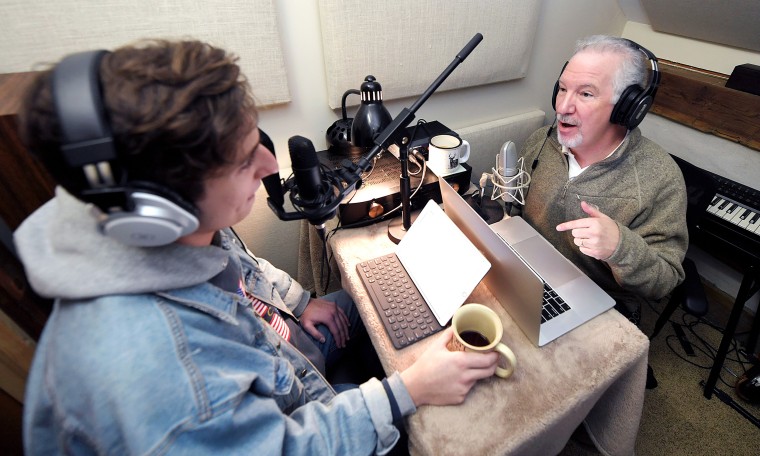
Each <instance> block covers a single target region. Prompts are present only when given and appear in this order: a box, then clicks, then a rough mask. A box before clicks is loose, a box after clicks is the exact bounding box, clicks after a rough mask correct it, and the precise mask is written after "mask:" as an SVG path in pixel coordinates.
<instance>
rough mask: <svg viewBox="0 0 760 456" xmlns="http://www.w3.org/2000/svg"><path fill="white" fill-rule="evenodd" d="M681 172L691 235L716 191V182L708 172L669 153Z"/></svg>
mask: <svg viewBox="0 0 760 456" xmlns="http://www.w3.org/2000/svg"><path fill="white" fill-rule="evenodd" d="M671 157H673V160H674V161H675V162H676V164H677V165H678V167H679V168H681V174H683V180H684V182H685V183H686V198H687V203H686V225H687V227H688V229H689V234H690V235H691V234H692V232H693V230H694V227H696V226H697V224H698V223H699V220H700V219H701V218H702V215H703V214H704V213H705V211H707V206H708V205H709V204H710V201H712V198H713V197H714V196H715V192H716V191H717V188H718V184H717V183H716V182H715V179H714V178H713V177H712V175H711V174H710V173H708V172H707V171H705V170H703V169H702V168H698V167H696V166H694V165H692V164H691V163H689V162H687V161H686V160H684V159H682V158H680V157H676V156H675V155H671Z"/></svg>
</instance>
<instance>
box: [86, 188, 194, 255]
mask: <svg viewBox="0 0 760 456" xmlns="http://www.w3.org/2000/svg"><path fill="white" fill-rule="evenodd" d="M130 199H131V200H132V202H133V206H134V207H133V209H132V210H131V211H129V212H126V211H119V212H114V213H110V214H108V216H107V218H106V219H105V220H104V221H102V222H101V224H100V228H101V230H102V231H103V233H104V234H105V235H106V236H109V237H112V238H114V239H116V240H118V241H119V242H122V243H124V244H127V245H132V246H138V247H155V246H160V245H167V244H171V243H172V242H174V241H176V240H177V239H179V238H180V237H182V236H186V235H188V234H190V233H192V232H194V231H195V230H197V229H198V225H199V222H198V218H197V217H196V216H195V215H194V214H192V213H191V212H189V211H188V210H186V209H185V208H183V207H181V206H180V205H178V204H175V203H174V202H173V201H171V200H169V199H167V198H164V197H162V196H159V195H156V194H154V193H148V192H143V191H135V192H133V193H131V194H130Z"/></svg>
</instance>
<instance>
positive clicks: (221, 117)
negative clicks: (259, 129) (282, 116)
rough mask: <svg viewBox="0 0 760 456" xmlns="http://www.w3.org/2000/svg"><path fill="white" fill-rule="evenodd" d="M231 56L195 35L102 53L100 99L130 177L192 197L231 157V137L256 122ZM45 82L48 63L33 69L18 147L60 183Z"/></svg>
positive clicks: (62, 167)
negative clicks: (36, 71) (36, 70)
mask: <svg viewBox="0 0 760 456" xmlns="http://www.w3.org/2000/svg"><path fill="white" fill-rule="evenodd" d="M236 62H237V57H236V56H234V55H233V54H230V53H228V52H226V51H224V50H223V49H219V48H216V47H214V46H211V45H209V44H207V43H203V42H200V41H178V42H172V41H165V40H151V41H143V42H140V43H137V44H134V45H129V46H124V47H121V48H119V49H116V50H115V51H113V52H111V53H109V54H107V55H105V56H104V57H103V59H102V61H101V64H100V81H101V87H102V95H103V104H104V105H105V110H106V113H107V117H108V121H109V124H110V127H111V132H112V135H113V139H114V146H115V148H116V151H117V153H118V155H119V159H120V162H121V165H122V166H123V169H124V170H125V171H126V172H127V175H128V176H129V180H130V181H145V182H149V183H152V184H158V185H162V186H165V187H167V188H168V189H169V190H171V191H173V192H175V193H178V194H179V195H180V196H182V197H183V198H184V199H185V200H186V201H188V202H191V203H193V202H195V201H198V200H199V199H200V198H201V197H202V196H203V181H204V179H205V178H207V177H210V176H213V175H215V174H217V173H218V172H219V171H221V170H222V169H223V167H224V166H225V165H230V164H232V163H233V162H234V160H235V159H236V153H237V145H238V143H239V142H240V141H241V140H242V139H243V138H244V137H245V136H246V135H247V134H248V133H249V132H250V131H251V129H252V128H255V127H256V125H257V123H258V114H257V111H256V105H255V102H254V99H253V96H252V94H251V90H250V87H249V85H248V82H247V81H246V79H245V77H244V76H243V75H242V73H241V71H240V67H239V66H238V65H237V63H236ZM51 82H52V69H50V70H48V71H45V72H43V73H41V74H40V75H38V77H37V79H36V80H35V82H34V83H33V84H32V85H31V87H30V89H29V91H28V92H27V94H26V98H25V103H24V108H22V110H21V112H20V113H19V126H20V132H21V136H22V139H23V141H24V143H25V144H26V146H27V147H28V148H29V149H30V150H31V151H33V152H34V153H35V154H37V155H38V156H40V157H41V158H42V161H43V162H44V163H45V164H46V166H47V168H48V169H49V170H50V172H51V174H52V175H53V176H54V177H56V178H57V179H58V180H59V181H60V182H65V181H66V178H68V180H69V181H70V180H71V178H70V176H66V173H69V174H70V173H71V170H70V169H68V167H67V166H66V164H65V163H64V161H63V158H62V156H61V154H60V152H59V150H60V146H61V143H62V133H61V128H60V123H59V121H58V119H57V117H56V114H55V106H54V101H53V96H52V86H51Z"/></svg>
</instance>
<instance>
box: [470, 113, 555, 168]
mask: <svg viewBox="0 0 760 456" xmlns="http://www.w3.org/2000/svg"><path fill="white" fill-rule="evenodd" d="M545 118H546V113H545V112H544V111H541V110H540V109H533V110H531V111H528V112H525V113H522V114H518V115H514V116H509V117H505V118H502V119H496V120H493V121H490V122H486V123H481V124H477V125H470V126H469V127H464V128H459V129H457V133H458V134H459V136H461V137H462V138H464V139H466V140H467V141H468V142H469V143H470V147H471V153H470V159H469V160H467V164H468V165H470V166H472V181H473V182H476V183H477V182H478V181H479V179H480V175H481V174H482V173H484V172H486V173H490V172H491V168H492V167H494V166H496V155H497V154H498V153H499V150H500V149H501V146H502V145H503V144H504V143H505V142H507V141H512V142H513V143H515V146H516V147H517V150H518V151H519V150H520V148H522V146H523V145H524V144H525V141H526V140H527V139H528V137H529V136H530V135H531V133H533V132H534V131H536V130H538V129H539V128H541V126H543V124H544V120H545Z"/></svg>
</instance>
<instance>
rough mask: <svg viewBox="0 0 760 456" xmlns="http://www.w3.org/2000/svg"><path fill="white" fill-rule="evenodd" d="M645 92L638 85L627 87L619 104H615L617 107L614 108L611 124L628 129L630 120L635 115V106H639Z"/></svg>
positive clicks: (621, 95)
mask: <svg viewBox="0 0 760 456" xmlns="http://www.w3.org/2000/svg"><path fill="white" fill-rule="evenodd" d="M643 92H644V91H643V90H642V89H641V87H639V86H637V85H630V86H628V87H626V88H625V90H624V91H623V93H622V94H620V98H619V99H618V101H617V103H615V106H614V107H613V108H612V113H611V114H610V122H612V123H614V124H619V125H623V126H625V127H628V125H629V120H630V119H631V117H632V115H633V114H635V113H634V112H632V110H633V109H634V106H636V104H638V99H639V98H640V97H641V96H642V94H643Z"/></svg>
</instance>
